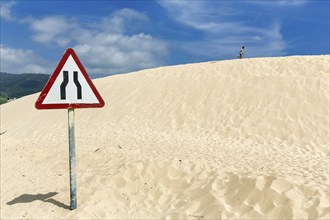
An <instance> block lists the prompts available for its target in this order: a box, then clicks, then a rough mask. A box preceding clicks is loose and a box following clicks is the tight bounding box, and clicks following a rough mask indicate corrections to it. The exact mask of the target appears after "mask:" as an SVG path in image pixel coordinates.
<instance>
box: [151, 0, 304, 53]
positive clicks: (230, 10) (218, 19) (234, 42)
mask: <svg viewBox="0 0 330 220" xmlns="http://www.w3.org/2000/svg"><path fill="white" fill-rule="evenodd" d="M267 2H268V1H267ZM267 2H266V1H264V2H263V3H267ZM158 3H159V4H160V5H161V6H162V7H163V8H164V9H166V11H167V13H168V15H169V16H170V17H171V18H172V19H173V20H175V21H177V22H178V23H181V24H183V25H186V26H188V27H191V28H194V29H196V30H198V31H201V32H202V33H203V35H204V38H203V39H199V40H198V41H193V42H182V47H183V48H184V49H185V50H186V51H188V52H190V53H192V54H196V53H197V54H200V55H204V56H206V57H210V55H211V56H212V55H213V56H216V57H219V56H220V57H221V56H223V57H227V58H228V57H236V56H237V53H238V51H239V49H240V46H242V45H245V46H247V50H246V52H247V53H246V54H247V55H248V56H276V55H284V54H285V49H286V43H285V41H284V39H283V37H282V34H281V23H280V22H278V21H272V22H270V23H269V24H268V25H267V26H262V27H261V26H256V25H254V23H252V24H251V23H247V21H246V20H244V19H243V20H242V17H244V15H245V14H246V13H247V12H246V11H244V10H243V9H242V8H237V7H235V8H234V7H233V6H232V5H231V4H232V2H229V1H228V2H221V3H219V2H216V1H214V2H211V1H208V2H203V1H163V0H161V1H158ZM244 3H251V2H250V1H246V2H244ZM280 3H281V4H289V3H288V1H280ZM291 4H293V3H291ZM295 4H298V3H295Z"/></svg>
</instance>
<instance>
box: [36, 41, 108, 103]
mask: <svg viewBox="0 0 330 220" xmlns="http://www.w3.org/2000/svg"><path fill="white" fill-rule="evenodd" d="M103 106H104V101H103V99H102V97H101V96H100V94H99V92H98V91H97V89H96V88H95V86H94V84H93V82H92V80H91V79H90V78H89V76H88V74H87V72H86V70H85V68H84V67H83V65H82V64H81V62H80V60H79V58H78V56H77V54H76V53H75V52H74V50H73V49H71V48H68V49H67V50H66V52H65V53H64V55H63V57H62V59H61V60H60V62H59V64H58V65H57V67H56V69H55V71H54V73H53V74H52V75H51V77H50V78H49V80H48V82H47V84H46V86H45V88H44V89H43V90H42V92H41V94H40V95H39V98H38V100H37V102H36V108H37V109H70V108H101V107H103Z"/></svg>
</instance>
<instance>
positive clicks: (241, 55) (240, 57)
mask: <svg viewBox="0 0 330 220" xmlns="http://www.w3.org/2000/svg"><path fill="white" fill-rule="evenodd" d="M244 48H245V47H244V46H243V47H242V48H241V50H240V51H239V56H238V57H237V58H239V59H242V58H243V54H244Z"/></svg>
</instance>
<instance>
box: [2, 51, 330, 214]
mask: <svg viewBox="0 0 330 220" xmlns="http://www.w3.org/2000/svg"><path fill="white" fill-rule="evenodd" d="M329 75H330V56H329V55H324V56H295V57H278V58H258V59H243V60H231V61H217V62H205V63H198V64H188V65H178V66H169V67H160V68H155V69H148V70H143V71H139V72H135V73H130V74H125V75H116V76H110V77H107V78H102V79H98V80H95V81H94V83H95V85H96V87H97V88H98V90H99V92H100V93H101V95H102V97H103V98H104V100H105V103H106V106H105V107H104V108H102V109H77V110H76V145H77V146H76V148H77V149H76V150H77V152H76V153H77V180H78V182H77V184H78V209H76V210H74V211H70V210H68V205H69V173H68V137H67V111H66V110H45V111H38V110H36V109H35V108H34V103H35V101H36V99H37V97H38V94H34V95H30V96H26V97H23V98H21V99H18V100H15V101H13V102H10V103H7V104H5V105H1V132H5V133H4V134H2V135H1V136H0V137H1V218H2V219H13V218H14V219H33V218H38V219H43V218H47V219H77V218H78V219H111V218H114V219H118V218H122V219H127V218H140V219H141V218H143V219H162V218H168V219H178V218H181V219H329V218H330V204H329V203H330V202H329V199H330V196H329V169H330V168H329V166H330V164H329V163H330V161H329V155H330V154H329V153H330V149H329V92H330V89H329V80H330V79H329Z"/></svg>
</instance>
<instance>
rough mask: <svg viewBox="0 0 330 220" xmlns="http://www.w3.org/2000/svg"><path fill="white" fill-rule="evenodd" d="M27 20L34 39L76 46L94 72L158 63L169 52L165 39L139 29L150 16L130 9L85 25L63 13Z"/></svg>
mask: <svg viewBox="0 0 330 220" xmlns="http://www.w3.org/2000/svg"><path fill="white" fill-rule="evenodd" d="M25 22H27V23H28V24H29V25H30V27H31V30H32V31H33V32H34V34H33V40H35V41H36V42H39V43H42V44H46V45H52V44H55V45H58V46H60V47H73V48H75V49H76V52H77V53H78V56H79V57H80V58H81V59H82V62H83V64H84V66H85V68H86V69H89V72H92V73H94V74H95V73H96V74H109V73H123V72H128V71H132V70H137V69H143V68H150V67H155V66H159V65H161V64H162V60H163V58H164V56H165V55H166V53H167V49H166V48H167V45H166V43H165V42H163V41H161V40H159V39H156V38H154V37H153V36H151V35H148V34H144V33H143V32H140V31H139V29H140V28H139V27H141V26H144V25H145V24H147V23H148V22H149V20H148V17H147V16H145V15H144V14H142V13H140V12H137V11H135V10H131V9H121V10H118V11H115V12H113V13H112V14H111V15H110V16H107V17H103V18H101V20H100V22H98V23H89V24H84V25H82V24H81V23H78V21H76V20H75V19H72V18H67V17H63V16H49V17H44V18H42V19H36V18H29V19H26V21H25ZM126 32H129V33H132V32H133V34H128V33H126Z"/></svg>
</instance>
